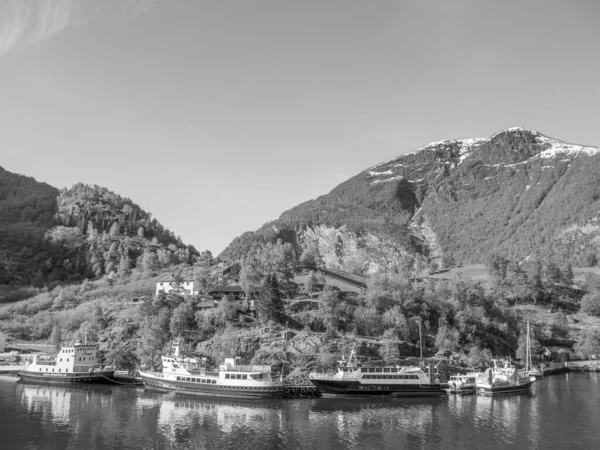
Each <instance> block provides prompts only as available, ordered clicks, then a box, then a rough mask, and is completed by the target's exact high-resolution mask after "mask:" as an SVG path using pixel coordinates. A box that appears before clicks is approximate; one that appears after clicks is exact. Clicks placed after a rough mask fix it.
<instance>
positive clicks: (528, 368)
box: [525, 319, 531, 370]
mask: <svg viewBox="0 0 600 450" xmlns="http://www.w3.org/2000/svg"><path fill="white" fill-rule="evenodd" d="M526 358H527V361H526V363H525V364H526V366H525V368H526V369H527V370H531V367H530V364H529V361H530V359H531V358H530V355H529V319H527V357H526Z"/></svg>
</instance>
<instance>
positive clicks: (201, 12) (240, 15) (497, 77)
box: [0, 0, 600, 255]
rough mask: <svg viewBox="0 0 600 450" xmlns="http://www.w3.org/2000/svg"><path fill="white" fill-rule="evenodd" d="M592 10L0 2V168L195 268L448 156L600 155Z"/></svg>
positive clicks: (255, 1)
mask: <svg viewBox="0 0 600 450" xmlns="http://www.w3.org/2000/svg"><path fill="white" fill-rule="evenodd" d="M598 17H600V4H599V3H597V2H595V1H585V0H577V1H573V2H564V1H559V0H532V1H528V2H516V1H515V2H512V1H506V2H497V1H481V0H457V1H455V2H441V1H440V2H435V1H433V2H399V1H391V0H390V1H374V2H367V1H364V0H319V1H316V0H306V1H302V2H294V1H281V0H238V1H230V0H221V1H198V0H179V1H176V2H172V1H168V0H103V1H102V2H95V1H86V0H0V98H2V102H1V103H0V166H1V167H3V168H4V169H6V170H8V171H11V172H15V173H21V174H24V175H27V176H32V177H34V178H36V179H37V180H38V181H42V182H46V183H48V184H51V185H53V186H55V187H57V188H62V187H70V186H72V185H73V184H75V183H77V182H83V183H87V184H92V185H93V184H97V185H100V186H105V187H107V188H108V189H110V190H111V191H114V192H115V193H117V194H119V195H121V196H123V197H129V198H130V199H131V200H132V201H133V202H135V203H137V204H138V205H140V206H141V207H142V208H143V209H145V210H146V211H148V212H151V213H152V214H153V216H154V217H156V218H157V220H159V221H160V222H161V223H162V224H163V225H164V226H166V227H168V228H169V229H170V230H172V231H173V232H174V233H175V234H176V235H180V236H181V237H182V239H183V241H184V242H185V243H187V244H192V245H194V246H195V247H196V248H197V249H198V250H201V251H202V250H206V249H208V250H211V251H212V252H213V253H214V254H215V255H217V254H218V253H220V252H221V251H222V250H223V249H224V248H225V247H226V246H227V245H228V244H229V242H230V241H231V240H232V239H234V238H235V237H236V236H239V235H240V234H242V233H243V232H245V231H252V230H255V229H257V228H259V227H260V226H261V225H263V224H264V223H266V222H269V221H271V220H274V219H276V218H277V217H279V215H280V214H281V213H282V212H284V211H285V210H287V209H289V208H291V207H293V206H295V205H297V204H299V203H302V202H304V201H307V200H310V199H313V198H316V197H318V196H319V195H323V194H326V193H328V192H329V191H330V190H331V189H333V188H334V187H335V186H336V185H337V184H339V183H341V182H342V181H344V180H346V179H348V178H350V177H351V176H354V175H355V174H357V173H359V172H361V171H362V170H365V169H367V168H370V167H373V166H375V165H377V164H378V163H380V162H382V161H385V160H389V159H391V158H394V157H396V156H398V155H401V154H404V153H407V152H411V151H415V150H417V149H418V148H420V147H423V146H424V145H427V144H428V143H430V142H434V141H441V140H445V139H467V138H487V137H489V136H491V135H493V134H494V133H495V132H497V131H499V130H502V129H506V128H511V127H515V126H520V127H523V128H527V129H532V130H536V131H539V132H540V133H543V134H544V135H547V136H550V137H553V138H556V139H560V140H561V141H564V142H568V143H573V144H579V145H586V146H595V147H599V146H600V132H599V131H598V125H597V124H598V123H599V119H600V83H598V81H597V80H598V74H600V58H598V55H599V54H600V27H598V26H597V19H598Z"/></svg>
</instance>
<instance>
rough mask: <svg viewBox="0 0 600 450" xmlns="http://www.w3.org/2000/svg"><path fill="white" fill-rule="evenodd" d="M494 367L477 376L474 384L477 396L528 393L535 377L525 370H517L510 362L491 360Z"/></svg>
mask: <svg viewBox="0 0 600 450" xmlns="http://www.w3.org/2000/svg"><path fill="white" fill-rule="evenodd" d="M493 363H494V367H492V368H489V369H487V370H486V371H485V372H483V373H482V374H479V376H478V377H477V380H476V382H475V389H476V391H477V393H478V394H483V395H496V394H518V393H525V392H529V390H530V388H531V385H532V384H533V382H534V381H535V377H532V376H531V375H529V371H527V370H519V369H517V368H516V367H515V366H513V365H512V364H511V363H510V361H503V362H502V361H497V360H493Z"/></svg>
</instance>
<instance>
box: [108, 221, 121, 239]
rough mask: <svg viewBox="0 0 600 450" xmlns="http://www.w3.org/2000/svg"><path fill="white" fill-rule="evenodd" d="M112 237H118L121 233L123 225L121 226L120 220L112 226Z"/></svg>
mask: <svg viewBox="0 0 600 450" xmlns="http://www.w3.org/2000/svg"><path fill="white" fill-rule="evenodd" d="M109 234H110V237H112V238H116V237H119V235H120V234H121V227H120V226H119V222H115V223H113V224H112V226H111V227H110V233H109Z"/></svg>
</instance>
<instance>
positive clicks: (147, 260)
mask: <svg viewBox="0 0 600 450" xmlns="http://www.w3.org/2000/svg"><path fill="white" fill-rule="evenodd" d="M157 267H158V258H157V257H156V253H154V252H153V251H151V250H150V249H149V248H146V249H145V250H144V253H143V255H142V270H143V271H144V272H145V273H149V272H152V271H153V270H156V268H157Z"/></svg>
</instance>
